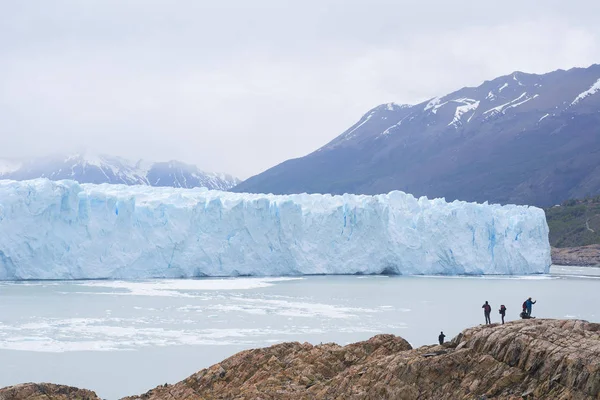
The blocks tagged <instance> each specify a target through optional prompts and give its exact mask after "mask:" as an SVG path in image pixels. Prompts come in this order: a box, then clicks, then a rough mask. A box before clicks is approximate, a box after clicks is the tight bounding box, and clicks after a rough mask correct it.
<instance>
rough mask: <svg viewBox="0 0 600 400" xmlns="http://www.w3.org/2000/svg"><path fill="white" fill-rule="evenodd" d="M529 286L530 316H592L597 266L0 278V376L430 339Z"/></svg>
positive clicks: (133, 388) (58, 374)
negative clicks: (537, 270) (518, 273)
mask: <svg viewBox="0 0 600 400" xmlns="http://www.w3.org/2000/svg"><path fill="white" fill-rule="evenodd" d="M567 272H568V271H567ZM562 273H565V272H564V271H563V272H562ZM578 273H579V272H578ZM529 296H532V297H533V298H534V299H536V300H538V303H537V304H536V305H534V308H533V315H535V316H537V317H548V318H582V319H587V320H591V321H600V312H599V311H598V305H599V304H600V279H599V278H598V277H571V276H557V275H555V276H533V277H514V278H505V277H376V276H366V277H360V276H314V277H305V278H233V279H203V280H154V281H142V282H123V281H78V282H27V283H0V387H1V386H7V385H11V384H16V383H21V382H30V381H34V382H41V381H50V382H54V383H61V384H68V385H75V386H79V387H85V388H88V389H92V390H95V391H96V392H97V393H98V394H99V395H100V396H101V397H103V398H107V399H115V398H118V397H120V396H125V395H131V394H139V393H142V392H145V391H146V390H148V389H150V388H152V387H154V386H156V385H158V384H164V383H166V382H168V383H173V382H176V381H179V380H181V379H183V378H185V377H186V376H188V375H190V374H192V373H194V372H196V371H197V370H200V369H202V368H204V367H207V366H209V365H211V364H214V363H216V362H218V361H220V360H222V359H223V358H226V357H228V356H230V355H232V354H234V353H236V352H238V351H240V350H243V349H247V348H253V347H259V346H269V345H271V344H274V343H279V342H284V341H301V342H305V341H308V342H311V343H314V344H318V343H320V342H329V341H334V342H337V343H340V344H346V343H350V342H355V341H358V340H364V339H367V338H369V337H371V336H373V335H375V334H378V333H394V334H396V335H400V336H402V337H404V338H406V339H407V340H408V341H409V342H410V343H411V344H413V346H420V345H423V344H428V343H435V342H436V340H437V336H438V335H439V332H440V330H443V331H444V332H445V334H446V335H447V338H448V339H450V338H451V337H453V336H454V335H456V334H457V333H458V332H460V331H461V330H462V329H464V328H466V327H469V326H472V325H476V324H479V323H482V322H483V321H484V318H483V312H482V309H481V306H482V304H483V303H484V301H486V300H487V301H489V302H490V304H491V305H492V307H493V310H494V311H493V313H492V322H497V321H498V320H499V314H498V312H497V309H498V308H499V306H500V304H504V305H506V307H507V308H508V313H507V320H510V319H515V318H517V317H518V313H519V312H520V307H521V304H522V302H523V301H524V299H525V298H527V297H529Z"/></svg>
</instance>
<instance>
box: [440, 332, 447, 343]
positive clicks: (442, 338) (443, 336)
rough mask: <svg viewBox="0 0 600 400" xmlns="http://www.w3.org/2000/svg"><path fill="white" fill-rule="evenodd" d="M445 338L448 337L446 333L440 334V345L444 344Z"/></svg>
mask: <svg viewBox="0 0 600 400" xmlns="http://www.w3.org/2000/svg"><path fill="white" fill-rule="evenodd" d="M445 337H446V335H444V332H440V336H438V340H439V342H440V344H444V338H445Z"/></svg>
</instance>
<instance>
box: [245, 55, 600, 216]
mask: <svg viewBox="0 0 600 400" xmlns="http://www.w3.org/2000/svg"><path fill="white" fill-rule="evenodd" d="M599 110H600V65H593V66H591V67H589V68H573V69H570V70H568V71H563V70H558V71H554V72H550V73H547V74H543V75H537V74H528V73H523V72H514V73H512V74H510V75H506V76H501V77H498V78H496V79H493V80H491V81H486V82H484V83H482V84H481V85H480V86H478V87H466V88H462V89H460V90H458V91H456V92H453V93H450V94H447V95H445V96H441V97H436V98H433V99H431V100H428V101H425V102H423V103H420V104H403V105H399V104H394V103H390V104H383V105H380V106H378V107H376V108H374V109H372V110H371V111H369V112H368V113H367V114H365V115H364V116H363V117H362V118H361V119H360V120H359V121H358V122H357V123H356V124H355V125H353V126H352V127H350V128H349V129H348V130H347V131H346V132H344V133H343V134H342V135H340V136H338V137H337V138H336V139H334V140H333V141H331V142H330V143H329V144H326V145H325V146H323V147H321V148H320V149H318V150H317V151H315V152H313V153H311V154H309V155H307V156H305V157H302V158H298V159H294V160H288V161H286V162H284V163H282V164H280V165H278V166H275V167H273V168H271V169H269V170H267V171H265V172H263V173H261V174H259V175H257V176H254V177H252V178H250V179H248V180H246V181H244V182H242V183H241V184H240V185H238V186H237V187H235V188H234V189H233V191H236V192H254V193H274V194H287V193H303V192H307V193H332V194H343V193H355V194H379V193H387V192H389V191H391V190H402V191H404V192H407V193H411V194H413V195H415V196H422V195H425V196H427V197H429V198H434V197H445V198H446V199H447V200H450V201H451V200H454V199H459V200H465V201H477V202H484V201H489V202H492V203H501V204H507V203H515V204H529V205H535V206H541V207H548V206H551V205H554V204H558V203H560V202H562V201H564V200H566V199H569V198H582V197H585V196H588V195H589V196H595V195H598V194H600V111H599ZM313 129H316V130H318V129H319V127H318V126H315V127H314V128H313Z"/></svg>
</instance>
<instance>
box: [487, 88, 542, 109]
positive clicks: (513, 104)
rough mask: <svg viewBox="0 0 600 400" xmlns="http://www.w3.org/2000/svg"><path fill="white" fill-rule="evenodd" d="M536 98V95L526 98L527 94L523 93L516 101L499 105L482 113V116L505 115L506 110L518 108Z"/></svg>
mask: <svg viewBox="0 0 600 400" xmlns="http://www.w3.org/2000/svg"><path fill="white" fill-rule="evenodd" d="M538 96H539V95H538V94H535V95H533V96H531V97H528V96H527V92H523V94H521V95H520V96H519V97H517V98H516V99H513V100H511V101H509V102H508V103H504V104H501V105H499V106H497V107H494V108H491V109H489V110H487V111H484V112H483V114H484V115H485V114H490V115H495V114H498V113H502V114H506V111H507V110H509V109H511V108H515V107H518V106H520V105H521V104H524V103H527V102H528V101H530V100H533V99H535V98H537V97H538ZM523 98H525V99H524V100H521V99H523Z"/></svg>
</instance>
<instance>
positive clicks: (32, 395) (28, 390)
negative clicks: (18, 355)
mask: <svg viewBox="0 0 600 400" xmlns="http://www.w3.org/2000/svg"><path fill="white" fill-rule="evenodd" d="M26 399H27V400H100V397H98V396H96V393H94V392H92V391H90V390H85V389H78V388H75V387H71V386H62V385H54V384H52V383H24V384H22V385H15V386H9V387H5V388H3V389H0V400H26Z"/></svg>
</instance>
